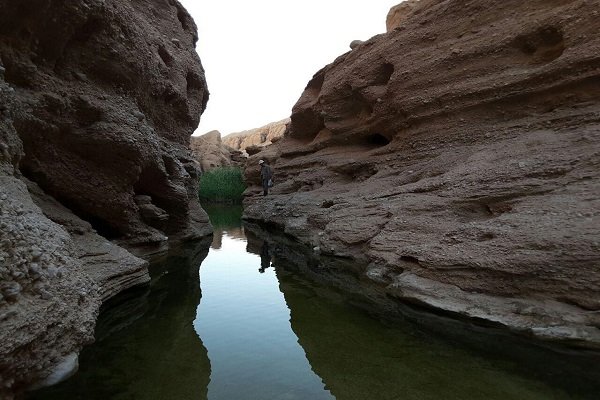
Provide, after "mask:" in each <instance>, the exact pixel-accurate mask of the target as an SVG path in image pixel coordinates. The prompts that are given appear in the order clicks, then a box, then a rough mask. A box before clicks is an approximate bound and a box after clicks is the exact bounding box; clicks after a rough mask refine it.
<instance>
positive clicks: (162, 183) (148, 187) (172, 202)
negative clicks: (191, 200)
mask: <svg viewBox="0 0 600 400" xmlns="http://www.w3.org/2000/svg"><path fill="white" fill-rule="evenodd" d="M171 163H172V164H173V165H174V166H175V168H176V164H175V163H174V162H173V160H171ZM133 189H134V193H135V195H136V196H138V195H144V196H150V198H151V199H152V201H151V202H152V204H153V205H155V206H156V207H158V208H160V209H162V210H163V211H165V212H166V213H167V214H168V219H167V220H166V221H164V222H162V223H161V224H160V225H156V224H152V223H151V221H146V220H144V222H146V223H147V224H148V225H150V226H152V227H155V228H157V229H159V230H161V231H163V232H164V233H166V234H167V235H169V234H171V233H173V232H175V231H178V230H180V229H181V226H180V224H181V221H184V220H185V218H186V213H187V208H186V206H185V204H183V200H182V199H181V197H180V194H178V193H176V192H175V191H174V189H172V188H171V187H170V183H169V179H168V177H167V176H166V175H165V173H164V172H163V171H161V170H160V169H159V168H158V167H157V166H150V167H147V168H145V169H144V170H143V171H142V173H141V174H140V176H139V178H138V181H137V182H136V183H135V185H134V187H133Z"/></svg>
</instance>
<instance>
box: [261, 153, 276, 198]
mask: <svg viewBox="0 0 600 400" xmlns="http://www.w3.org/2000/svg"><path fill="white" fill-rule="evenodd" d="M258 165H260V180H261V181H262V187H263V196H266V195H267V194H269V187H271V186H272V182H273V181H272V179H273V171H272V170H271V167H269V165H267V163H266V162H265V161H264V160H260V161H259V162H258Z"/></svg>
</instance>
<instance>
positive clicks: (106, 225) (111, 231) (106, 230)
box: [20, 166, 123, 240]
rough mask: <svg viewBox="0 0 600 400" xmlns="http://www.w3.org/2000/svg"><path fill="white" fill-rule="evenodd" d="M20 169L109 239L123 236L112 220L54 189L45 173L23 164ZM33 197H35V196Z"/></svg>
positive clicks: (48, 193)
mask: <svg viewBox="0 0 600 400" xmlns="http://www.w3.org/2000/svg"><path fill="white" fill-rule="evenodd" d="M20 171H21V173H22V174H23V176H24V177H26V178H27V179H29V180H30V181H32V182H35V183H36V184H37V185H38V186H39V187H40V188H41V189H42V190H43V191H44V193H46V194H47V195H49V196H51V197H53V198H54V199H56V201H58V202H59V203H61V204H62V205H63V206H64V207H66V208H68V209H69V210H70V211H71V212H72V213H73V214H75V215H76V216H77V217H79V218H81V219H82V220H84V221H86V222H88V223H89V224H90V225H92V228H93V229H94V230H95V231H96V232H97V233H98V234H99V235H100V236H103V237H105V238H106V239H108V240H113V239H118V238H120V237H122V236H123V232H121V231H120V230H119V229H118V228H117V227H115V226H114V225H112V224H111V223H110V222H108V221H106V220H105V219H103V218H101V217H99V216H97V215H94V214H92V213H91V212H89V211H86V210H84V209H83V208H82V207H80V206H79V205H78V202H77V201H76V200H73V199H70V198H68V197H66V196H61V195H60V193H59V192H57V191H54V190H52V189H51V188H50V186H49V183H48V180H47V178H46V177H45V176H44V175H43V174H40V173H35V172H33V171H32V170H30V169H28V168H27V166H21V168H20ZM32 197H33V198H34V199H35V196H32ZM50 219H51V218H50ZM56 222H57V223H58V224H61V222H60V221H56Z"/></svg>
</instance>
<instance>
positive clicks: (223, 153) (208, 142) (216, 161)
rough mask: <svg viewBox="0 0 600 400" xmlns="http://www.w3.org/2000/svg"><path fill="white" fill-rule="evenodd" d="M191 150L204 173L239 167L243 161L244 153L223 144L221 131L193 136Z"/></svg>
mask: <svg viewBox="0 0 600 400" xmlns="http://www.w3.org/2000/svg"><path fill="white" fill-rule="evenodd" d="M190 148H191V149H192V154H193V155H194V157H195V158H196V160H197V161H198V162H199V163H200V167H201V170H202V171H208V170H211V169H213V168H219V167H230V166H233V165H238V164H239V163H240V162H241V161H242V160H243V157H242V153H241V152H240V151H239V150H234V149H232V148H231V147H229V146H227V145H226V144H224V143H223V140H222V139H221V132H219V131H210V132H208V133H205V134H204V135H201V136H192V138H191V142H190Z"/></svg>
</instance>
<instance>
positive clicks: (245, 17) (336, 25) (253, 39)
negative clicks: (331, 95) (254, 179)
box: [180, 0, 401, 135]
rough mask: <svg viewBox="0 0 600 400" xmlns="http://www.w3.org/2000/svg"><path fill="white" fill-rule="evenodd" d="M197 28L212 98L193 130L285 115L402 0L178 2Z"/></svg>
mask: <svg viewBox="0 0 600 400" xmlns="http://www.w3.org/2000/svg"><path fill="white" fill-rule="evenodd" d="M180 1H181V3H182V4H183V5H184V6H185V7H186V8H187V9H188V11H189V12H190V14H191V15H192V17H193V18H194V20H195V21H196V24H197V25H198V34H199V40H198V48H197V49H198V54H199V55H200V58H201V59H202V64H203V66H204V69H205V71H206V80H207V82H208V90H209V91H210V99H209V101H208V106H207V108H206V111H204V114H203V115H202V118H201V120H200V126H199V127H198V129H197V130H196V133H195V134H196V135H198V134H204V133H206V132H208V131H211V130H215V129H216V130H219V131H220V132H221V134H223V135H226V134H228V133H232V132H238V131H242V130H246V129H252V128H258V127H260V126H263V125H265V124H267V123H269V122H273V121H278V120H280V119H283V118H286V117H288V116H289V115H290V113H291V110H292V107H293V105H294V104H295V103H296V101H297V100H298V98H299V97H300V95H301V94H302V91H303V90H304V87H305V86H306V84H307V83H308V81H309V80H310V78H311V77H312V76H313V74H314V73H315V72H317V71H318V70H319V69H321V68H322V67H324V66H325V65H327V64H329V63H331V62H332V61H333V60H334V59H335V58H336V57H337V56H339V55H341V54H343V53H345V52H346V51H348V50H350V48H349V44H350V42H351V41H352V40H354V39H360V40H366V39H368V38H370V37H372V36H374V35H376V34H379V33H383V32H385V18H386V16H387V13H388V11H389V9H390V8H391V7H392V6H394V5H396V4H398V3H401V0H366V1H357V0H297V1H289V0H279V1H277V0H253V1H248V0H229V1H223V0H221V1H219V0H180Z"/></svg>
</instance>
